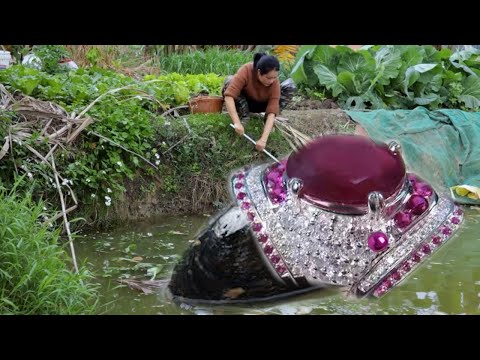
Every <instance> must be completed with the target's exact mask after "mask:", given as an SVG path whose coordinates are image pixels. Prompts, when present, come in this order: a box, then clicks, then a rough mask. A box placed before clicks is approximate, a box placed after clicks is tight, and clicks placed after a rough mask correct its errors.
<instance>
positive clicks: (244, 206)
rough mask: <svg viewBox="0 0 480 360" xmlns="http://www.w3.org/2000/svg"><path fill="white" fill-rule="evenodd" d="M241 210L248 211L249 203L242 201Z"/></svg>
mask: <svg viewBox="0 0 480 360" xmlns="http://www.w3.org/2000/svg"><path fill="white" fill-rule="evenodd" d="M242 209H243V210H248V209H250V203H249V202H246V201H244V202H243V203H242Z"/></svg>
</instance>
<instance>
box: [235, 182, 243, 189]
mask: <svg viewBox="0 0 480 360" xmlns="http://www.w3.org/2000/svg"><path fill="white" fill-rule="evenodd" d="M242 187H243V184H242V183H239V182H238V183H236V184H235V189H240V188H242Z"/></svg>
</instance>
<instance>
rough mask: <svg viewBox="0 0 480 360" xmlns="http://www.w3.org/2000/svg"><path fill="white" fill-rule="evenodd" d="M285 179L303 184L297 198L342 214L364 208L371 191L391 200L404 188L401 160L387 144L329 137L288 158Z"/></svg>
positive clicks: (349, 136)
mask: <svg viewBox="0 0 480 360" xmlns="http://www.w3.org/2000/svg"><path fill="white" fill-rule="evenodd" d="M287 177H288V178H298V179H300V180H301V181H302V184H303V186H302V189H301V191H300V193H299V197H301V198H305V199H308V200H309V201H311V202H315V203H317V204H318V205H320V206H322V204H323V206H328V204H331V205H332V206H333V207H336V208H338V209H340V210H341V208H342V207H345V208H350V207H352V206H353V207H365V208H366V207H367V205H368V204H367V203H368V194H369V193H370V192H373V191H378V192H380V193H381V194H382V195H383V197H384V198H385V199H387V198H389V197H391V196H392V195H394V194H395V193H397V192H398V191H399V190H400V189H401V188H402V187H403V185H404V181H405V177H406V169H405V163H404V161H403V159H402V157H401V156H400V155H399V154H394V153H392V152H391V151H390V150H389V148H388V145H386V144H383V143H377V142H374V141H373V140H371V139H369V138H366V137H363V136H355V135H329V136H324V137H320V138H318V139H316V140H315V141H313V142H312V143H310V144H308V145H307V146H305V147H304V148H302V149H300V150H299V151H298V152H296V153H293V154H292V155H290V157H289V158H288V161H287ZM325 204H327V205H325ZM335 205H336V206H335Z"/></svg>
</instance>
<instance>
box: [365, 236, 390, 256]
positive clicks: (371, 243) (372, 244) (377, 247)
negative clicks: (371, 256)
mask: <svg viewBox="0 0 480 360" xmlns="http://www.w3.org/2000/svg"><path fill="white" fill-rule="evenodd" d="M368 247H369V248H370V250H372V251H375V252H378V251H382V250H385V249H386V248H387V247H388V236H387V235H386V234H385V233H383V232H381V231H375V232H373V233H371V234H370V235H369V236H368Z"/></svg>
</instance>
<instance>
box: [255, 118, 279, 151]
mask: <svg viewBox="0 0 480 360" xmlns="http://www.w3.org/2000/svg"><path fill="white" fill-rule="evenodd" d="M274 124H275V114H274V113H269V114H268V115H267V120H266V121H265V126H264V127H263V134H262V136H261V137H260V139H258V141H257V144H256V145H255V148H256V149H257V150H258V151H263V150H264V149H265V146H266V145H267V141H268V136H269V135H270V132H271V131H272V129H273V125H274Z"/></svg>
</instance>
